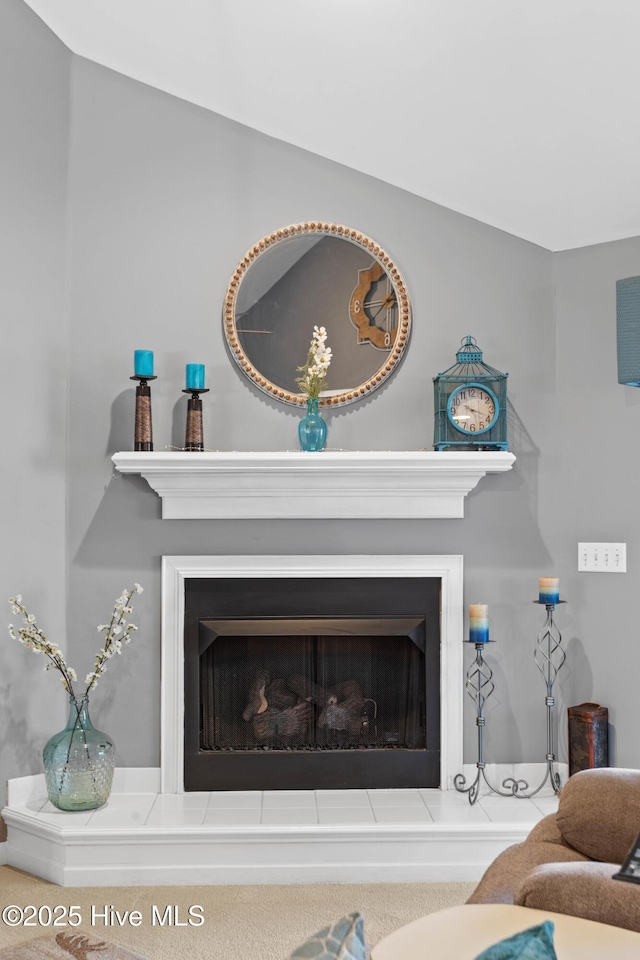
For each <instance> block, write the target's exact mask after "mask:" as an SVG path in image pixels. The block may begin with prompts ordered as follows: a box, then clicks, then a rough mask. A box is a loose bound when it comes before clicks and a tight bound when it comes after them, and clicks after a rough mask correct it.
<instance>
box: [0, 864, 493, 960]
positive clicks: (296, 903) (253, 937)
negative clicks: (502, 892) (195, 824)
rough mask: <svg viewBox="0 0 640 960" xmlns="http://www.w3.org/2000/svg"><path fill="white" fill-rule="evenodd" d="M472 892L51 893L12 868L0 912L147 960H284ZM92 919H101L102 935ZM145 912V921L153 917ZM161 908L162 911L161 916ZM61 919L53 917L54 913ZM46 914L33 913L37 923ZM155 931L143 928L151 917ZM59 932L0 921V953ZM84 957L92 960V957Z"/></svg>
mask: <svg viewBox="0 0 640 960" xmlns="http://www.w3.org/2000/svg"><path fill="white" fill-rule="evenodd" d="M474 887H475V884H473V883H422V884H419V883H393V884H381V883H373V884H368V883H363V884H352V883H349V884H321V885H320V884H312V885H301V886H252V887H215V886H206V887H58V886H55V884H51V883H47V882H46V881H44V880H39V879H37V878H36V877H32V876H29V875H28V874H25V873H21V872H20V871H19V870H15V869H14V868H13V867H0V911H1V910H2V909H3V908H5V907H7V906H9V905H11V904H15V905H16V906H18V907H26V906H28V905H33V906H35V907H41V906H45V907H47V906H48V907H51V908H54V907H56V906H58V905H60V906H63V907H71V906H76V907H77V908H78V910H79V913H80V915H81V916H82V924H81V925H80V926H78V927H73V928H71V927H67V928H66V931H67V932H68V931H69V930H71V931H72V932H75V933H84V934H87V935H90V936H92V937H98V938H102V939H104V940H108V941H109V942H111V943H114V944H120V945H121V946H123V947H128V948H129V949H130V950H133V951H137V952H138V953H141V954H142V955H143V956H145V957H147V958H148V960H285V958H286V957H287V956H288V954H289V953H291V951H292V950H294V949H295V948H296V947H297V946H299V945H300V944H301V943H302V942H303V941H304V940H305V939H306V938H307V937H308V936H309V934H311V933H314V932H315V931H316V930H319V929H320V928H322V927H323V926H326V925H327V924H328V923H330V922H332V921H334V920H338V919H339V918H340V917H341V916H343V915H344V914H347V913H352V912H353V911H359V912H360V913H362V914H363V916H364V932H365V938H366V941H367V944H368V945H373V944H375V943H377V941H378V940H380V939H381V938H382V937H384V936H386V934H388V933H391V931H392V930H396V929H397V928H398V927H401V926H402V925H403V924H405V923H409V922H410V921H411V920H415V919H417V918H418V917H421V916H423V915H424V914H425V913H433V912H434V911H435V910H443V909H444V908H445V907H453V906H457V905H458V904H461V903H464V901H465V900H466V899H467V897H468V896H469V895H470V893H471V891H472V890H473V888H474ZM196 906H198V907H201V908H202V910H201V911H193V919H195V920H197V919H198V917H199V916H200V915H202V916H204V923H203V924H202V925H200V926H189V925H187V926H169V925H168V924H165V925H164V926H160V925H159V919H160V918H161V917H165V918H168V916H169V912H171V913H172V914H173V917H174V919H175V917H176V909H175V908H176V907H177V908H178V909H177V917H178V919H179V920H180V922H181V923H187V924H188V920H189V907H196ZM92 907H93V908H94V913H95V914H97V913H104V912H105V908H107V912H108V913H109V915H110V916H111V917H113V919H114V923H113V924H111V925H110V926H105V925H104V924H103V921H102V920H101V919H100V918H99V917H97V916H95V917H94V920H95V922H94V924H93V925H91V908H92ZM154 907H155V914H154V909H153V908H154ZM167 907H171V908H172V909H171V911H167V910H166V908H167ZM115 910H117V911H118V912H119V913H120V915H121V916H122V915H123V913H124V911H134V910H137V911H139V912H140V914H141V915H142V922H141V923H140V925H139V926H131V925H129V924H128V923H126V925H125V926H122V927H121V926H119V925H117V920H116V918H115V914H114V911H115ZM58 913H61V911H58ZM47 915H48V913H47V911H46V910H45V911H42V912H41V917H42V919H43V920H46V919H47ZM154 915H155V917H156V924H155V925H154V924H153V917H154ZM59 930H63V931H64V930H65V928H61V927H58V928H53V927H49V928H45V927H43V926H35V927H24V926H17V927H8V926H7V925H6V924H5V923H3V922H2V921H1V920H0V948H2V947H8V946H10V945H13V944H17V943H22V942H24V941H27V940H32V939H34V938H36V937H42V936H44V935H45V934H55V933H57V932H59ZM94 956H98V957H99V953H98V954H94Z"/></svg>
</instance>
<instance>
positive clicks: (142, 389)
mask: <svg viewBox="0 0 640 960" xmlns="http://www.w3.org/2000/svg"><path fill="white" fill-rule="evenodd" d="M131 379H132V380H137V381H138V386H137V387H136V425H135V432H134V439H133V449H134V450H144V451H146V452H151V451H152V450H153V424H152V422H151V387H150V386H149V380H156V379H157V377H140V376H138V375H137V374H136V375H135V376H133V377H131Z"/></svg>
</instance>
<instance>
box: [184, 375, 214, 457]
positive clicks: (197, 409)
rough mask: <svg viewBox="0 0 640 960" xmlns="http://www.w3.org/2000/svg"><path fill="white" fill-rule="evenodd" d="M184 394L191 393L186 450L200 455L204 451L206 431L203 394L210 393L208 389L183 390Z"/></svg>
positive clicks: (188, 408)
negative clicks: (204, 426)
mask: <svg viewBox="0 0 640 960" xmlns="http://www.w3.org/2000/svg"><path fill="white" fill-rule="evenodd" d="M182 392H183V393H190V394H191V399H190V400H189V402H188V404H187V429H186V434H185V440H184V448H185V450H189V451H191V452H193V453H198V452H200V451H202V450H204V429H203V424H202V400H201V399H200V394H201V393H209V390H208V389H206V390H205V389H204V387H203V388H202V389H201V390H183V391H182Z"/></svg>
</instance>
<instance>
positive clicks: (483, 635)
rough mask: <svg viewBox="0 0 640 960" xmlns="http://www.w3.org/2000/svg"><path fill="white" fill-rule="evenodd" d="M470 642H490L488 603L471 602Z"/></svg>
mask: <svg viewBox="0 0 640 960" xmlns="http://www.w3.org/2000/svg"><path fill="white" fill-rule="evenodd" d="M469 642H470V643H488V642H489V607H488V606H487V604H486V603H470V604H469Z"/></svg>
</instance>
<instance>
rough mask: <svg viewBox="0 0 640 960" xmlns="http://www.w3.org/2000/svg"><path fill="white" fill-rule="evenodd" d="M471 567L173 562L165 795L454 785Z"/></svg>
mask: <svg viewBox="0 0 640 960" xmlns="http://www.w3.org/2000/svg"><path fill="white" fill-rule="evenodd" d="M461 641H462V558H461V557H448V556H445V557H395V556H392V557H379V556H367V557H349V556H347V557H304V556H301V557H274V556H269V557H165V558H163V625H162V707H161V720H162V756H161V774H162V789H163V792H181V791H182V790H183V789H186V790H195V791H200V790H261V789H277V788H279V789H319V788H329V789H331V788H358V787H359V788H375V787H378V788H379V787H395V788H398V787H416V786H420V787H434V786H450V785H451V779H452V777H453V775H454V774H455V773H457V772H459V770H460V769H461V763H462V743H461V734H462V696H461V691H462V655H461V654H462V644H461Z"/></svg>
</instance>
